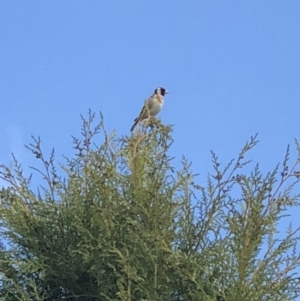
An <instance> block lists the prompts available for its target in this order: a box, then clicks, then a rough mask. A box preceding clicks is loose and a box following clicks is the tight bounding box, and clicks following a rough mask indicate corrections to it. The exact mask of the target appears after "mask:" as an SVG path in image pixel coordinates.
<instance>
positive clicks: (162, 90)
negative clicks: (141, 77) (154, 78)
mask: <svg viewBox="0 0 300 301" xmlns="http://www.w3.org/2000/svg"><path fill="white" fill-rule="evenodd" d="M168 93H169V92H168V91H167V90H166V89H165V88H162V87H159V88H157V89H155V91H154V94H157V95H161V96H165V95H166V94H168Z"/></svg>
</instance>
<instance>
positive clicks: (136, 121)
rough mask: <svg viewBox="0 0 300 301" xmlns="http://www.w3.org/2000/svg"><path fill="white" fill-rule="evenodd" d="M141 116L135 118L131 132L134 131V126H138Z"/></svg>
mask: <svg viewBox="0 0 300 301" xmlns="http://www.w3.org/2000/svg"><path fill="white" fill-rule="evenodd" d="M139 121H140V120H139V118H136V119H134V124H133V126H132V127H131V129H130V132H132V131H133V130H134V128H135V127H136V126H137V124H138V123H139Z"/></svg>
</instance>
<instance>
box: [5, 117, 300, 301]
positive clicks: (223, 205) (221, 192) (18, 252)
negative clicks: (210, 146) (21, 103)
mask: <svg viewBox="0 0 300 301" xmlns="http://www.w3.org/2000/svg"><path fill="white" fill-rule="evenodd" d="M82 123H83V125H82V131H81V134H82V135H81V138H75V137H73V140H74V148H75V150H76V155H74V158H65V163H62V164H57V163H56V161H55V153H54V150H53V151H52V153H51V155H50V157H49V158H46V156H45V155H44V152H43V150H42V145H41V140H40V139H36V138H33V142H32V143H31V144H30V145H29V146H27V148H28V149H29V151H31V152H32V154H33V155H34V156H35V157H36V159H37V160H39V161H40V162H41V163H42V165H43V169H37V168H35V167H33V168H32V169H33V176H35V175H36V174H40V175H41V176H42V181H41V185H40V186H39V187H37V188H36V187H32V186H33V184H32V183H31V180H32V176H30V177H26V176H24V173H23V170H22V166H21V164H20V163H19V162H18V160H17V158H15V157H13V164H12V165H11V166H6V165H0V178H1V179H2V180H4V181H6V182H7V186H6V188H2V190H1V191H0V233H1V244H0V299H1V300H3V301H16V300H22V301H29V300H30V301H32V300H34V301H56V300H57V301H58V300H72V301H73V300H74V301H75V300H76V301H77V300H78V301H98V300H99V301H102V300H103V301H104V300H105V301H117V300H118V301H154V300H155V301H156V300H163V301H164V300H166V301H167V300H168V301H169V300H173V301H191V300H193V301H198V300H199V301H200V300H201V301H213V300H214V301H215V300H218V301H253V300H278V301H279V300H280V301H284V300H295V299H296V297H297V296H299V292H300V286H299V275H298V273H297V268H299V264H300V256H299V254H298V252H297V246H299V245H298V241H299V234H298V232H299V227H298V228H293V227H292V225H290V227H289V228H288V229H287V232H286V233H284V234H283V233H278V231H279V223H280V222H281V221H282V220H283V219H287V218H288V216H287V213H286V211H287V210H289V212H291V209H292V208H294V207H295V206H298V204H299V202H298V199H299V194H297V193H296V192H297V189H298V191H299V184H298V177H299V172H298V169H297V168H298V165H299V162H300V161H299V160H300V147H299V145H298V143H297V141H296V148H297V151H298V157H297V158H296V162H295V163H294V164H290V163H289V148H288V149H287V153H286V156H285V159H284V161H283V164H282V165H278V166H277V167H276V168H275V169H274V170H273V171H270V172H268V173H267V174H263V173H262V172H261V171H260V169H259V166H258V165H256V166H254V168H253V170H252V171H250V172H248V170H249V168H248V167H249V166H250V165H248V164H249V163H250V161H249V159H247V156H248V152H249V151H250V150H251V149H252V148H253V147H255V146H256V144H257V142H258V141H257V137H256V136H254V137H251V139H250V141H249V142H247V143H246V145H245V146H244V147H243V149H242V150H241V152H240V153H239V155H238V157H237V158H236V159H235V160H232V161H231V162H229V164H227V165H226V166H225V167H222V166H223V165H221V163H220V162H219V160H218V157H217V155H216V154H215V153H214V152H212V163H213V168H214V174H209V175H208V177H207V183H198V182H197V176H196V175H195V174H193V173H192V171H191V163H190V162H189V161H188V160H187V159H186V158H183V159H182V162H181V167H180V168H175V166H174V162H173V160H172V158H170V156H169V149H170V147H171V145H172V142H173V140H172V135H171V134H172V127H171V126H165V125H163V124H161V123H160V122H159V121H154V122H153V123H152V124H151V128H150V129H146V128H143V129H142V130H141V131H137V132H136V133H135V134H133V135H132V136H129V137H128V136H125V137H120V138H118V137H117V136H116V135H115V134H108V133H107V132H106V130H105V127H104V123H103V118H102V115H100V122H99V123H98V124H96V125H95V126H94V123H95V114H94V113H92V112H89V115H88V118H87V119H84V118H83V117H82ZM99 139H102V141H101V142H100V143H99V145H97V144H96V141H99ZM246 165H248V166H247V168H245V166H246ZM296 226H297V225H296Z"/></svg>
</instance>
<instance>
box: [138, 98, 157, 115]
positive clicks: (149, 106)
mask: <svg viewBox="0 0 300 301" xmlns="http://www.w3.org/2000/svg"><path fill="white" fill-rule="evenodd" d="M151 100H152V99H151V98H149V99H148V100H146V101H145V104H144V106H143V108H142V110H141V112H140V115H139V117H138V118H137V119H138V120H143V119H146V118H148V117H149V116H150V112H149V111H151V109H152V107H153V101H151Z"/></svg>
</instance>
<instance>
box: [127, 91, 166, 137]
mask: <svg viewBox="0 0 300 301" xmlns="http://www.w3.org/2000/svg"><path fill="white" fill-rule="evenodd" d="M166 94H168V91H167V90H166V89H165V88H162V87H159V88H157V89H155V91H154V93H153V94H152V95H151V96H150V97H149V98H148V99H147V100H146V101H145V104H144V107H143V109H142V110H141V113H140V115H139V116H138V117H137V118H135V119H134V124H133V126H132V127H131V129H130V131H131V132H132V131H133V130H134V128H135V127H136V126H137V124H138V123H139V122H141V121H143V120H145V119H147V118H149V117H153V116H156V115H157V114H158V113H159V112H160V110H161V109H162V106H163V104H164V96H165V95H166Z"/></svg>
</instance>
